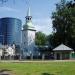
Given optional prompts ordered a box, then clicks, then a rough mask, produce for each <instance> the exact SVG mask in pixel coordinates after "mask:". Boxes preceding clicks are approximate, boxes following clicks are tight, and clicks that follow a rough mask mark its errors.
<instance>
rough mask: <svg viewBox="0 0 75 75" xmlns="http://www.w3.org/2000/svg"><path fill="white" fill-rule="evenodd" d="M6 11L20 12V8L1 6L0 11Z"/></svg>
mask: <svg viewBox="0 0 75 75" xmlns="http://www.w3.org/2000/svg"><path fill="white" fill-rule="evenodd" d="M4 11H11V12H19V11H18V10H16V9H14V8H11V7H7V6H4V7H0V12H4Z"/></svg>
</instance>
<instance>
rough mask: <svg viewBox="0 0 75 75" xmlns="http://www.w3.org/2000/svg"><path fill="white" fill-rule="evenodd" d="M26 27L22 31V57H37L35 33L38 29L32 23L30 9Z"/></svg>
mask: <svg viewBox="0 0 75 75" xmlns="http://www.w3.org/2000/svg"><path fill="white" fill-rule="evenodd" d="M25 18H26V22H25V25H23V29H22V49H21V50H22V51H21V53H22V57H23V58H25V57H26V56H33V55H35V33H36V29H35V27H34V25H33V23H32V16H31V13H30V8H29V9H28V11H27V16H26V17H25Z"/></svg>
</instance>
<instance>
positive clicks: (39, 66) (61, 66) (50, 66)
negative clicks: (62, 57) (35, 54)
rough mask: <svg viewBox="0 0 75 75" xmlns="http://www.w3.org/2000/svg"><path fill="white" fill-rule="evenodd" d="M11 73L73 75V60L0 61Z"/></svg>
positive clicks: (74, 65) (22, 74)
mask: <svg viewBox="0 0 75 75" xmlns="http://www.w3.org/2000/svg"><path fill="white" fill-rule="evenodd" d="M3 69H6V70H10V72H11V75H75V62H30V63H0V70H3Z"/></svg>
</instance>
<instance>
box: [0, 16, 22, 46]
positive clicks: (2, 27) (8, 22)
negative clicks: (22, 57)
mask: <svg viewBox="0 0 75 75" xmlns="http://www.w3.org/2000/svg"><path fill="white" fill-rule="evenodd" d="M21 28H22V22H21V20H19V19H17V18H10V17H5V18H0V43H1V44H5V45H7V44H8V45H10V44H13V43H15V44H16V45H20V44H21Z"/></svg>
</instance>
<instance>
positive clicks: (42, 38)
mask: <svg viewBox="0 0 75 75" xmlns="http://www.w3.org/2000/svg"><path fill="white" fill-rule="evenodd" d="M35 43H36V45H38V46H40V45H42V46H43V45H45V44H46V35H45V34H44V33H42V32H37V33H36V38H35Z"/></svg>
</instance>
